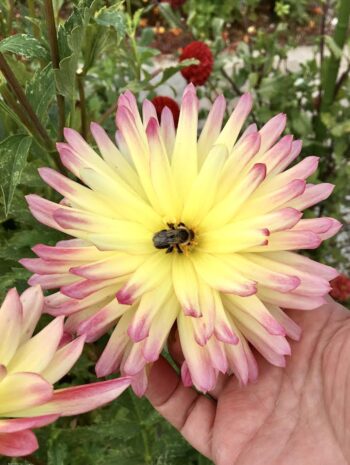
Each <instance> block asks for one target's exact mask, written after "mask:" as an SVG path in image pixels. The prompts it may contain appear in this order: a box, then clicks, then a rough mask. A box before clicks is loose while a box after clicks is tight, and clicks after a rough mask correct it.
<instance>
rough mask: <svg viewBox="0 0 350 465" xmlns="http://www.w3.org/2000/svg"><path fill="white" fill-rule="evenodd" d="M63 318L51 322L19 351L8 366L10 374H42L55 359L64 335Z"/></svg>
mask: <svg viewBox="0 0 350 465" xmlns="http://www.w3.org/2000/svg"><path fill="white" fill-rule="evenodd" d="M63 320H64V318H63V317H59V318H56V319H55V320H53V321H51V323H49V324H48V325H47V326H46V327H45V328H44V329H42V330H41V331H40V332H39V333H38V334H36V335H35V336H34V337H32V338H31V339H29V340H28V341H27V342H25V343H24V344H23V345H21V347H20V348H19V349H18V350H17V352H16V354H15V356H14V357H13V358H12V360H11V362H10V363H9V364H8V365H7V369H8V371H9V373H11V372H12V373H13V372H19V371H32V372H36V373H41V372H42V371H43V370H45V368H46V367H47V366H48V365H49V363H50V362H51V360H52V359H53V357H54V355H55V352H56V350H57V347H58V344H59V343H60V340H61V337H62V335H63Z"/></svg>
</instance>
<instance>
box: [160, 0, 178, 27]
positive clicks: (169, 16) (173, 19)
mask: <svg viewBox="0 0 350 465" xmlns="http://www.w3.org/2000/svg"><path fill="white" fill-rule="evenodd" d="M158 8H159V11H160V13H161V14H162V15H163V17H164V19H165V20H166V21H168V23H169V26H170V27H178V28H180V29H183V24H182V22H181V20H180V18H179V17H178V16H177V15H176V14H175V13H174V10H173V9H172V8H171V5H170V3H167V2H164V3H159V4H158Z"/></svg>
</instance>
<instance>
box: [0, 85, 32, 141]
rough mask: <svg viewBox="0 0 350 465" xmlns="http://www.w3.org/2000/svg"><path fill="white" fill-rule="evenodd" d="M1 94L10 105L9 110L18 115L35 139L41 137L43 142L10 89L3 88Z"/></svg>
mask: <svg viewBox="0 0 350 465" xmlns="http://www.w3.org/2000/svg"><path fill="white" fill-rule="evenodd" d="M0 93H1V95H2V97H3V99H4V101H5V103H6V104H7V105H8V107H9V108H11V110H13V111H14V112H15V113H16V115H17V116H18V118H19V119H20V121H21V123H22V124H23V125H24V127H25V128H26V129H27V130H28V132H29V133H30V134H32V135H33V136H34V137H38V136H39V140H40V141H41V137H40V134H38V133H37V130H36V128H35V127H34V126H33V124H32V122H31V120H30V119H29V118H28V116H27V114H26V112H24V111H23V108H22V106H21V105H19V104H18V103H17V101H16V99H15V98H14V96H13V94H12V92H11V91H10V89H9V88H8V87H7V86H2V88H1V90H0Z"/></svg>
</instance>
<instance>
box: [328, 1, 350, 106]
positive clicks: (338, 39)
mask: <svg viewBox="0 0 350 465" xmlns="http://www.w3.org/2000/svg"><path fill="white" fill-rule="evenodd" d="M337 18H338V23H337V26H336V28H335V31H334V34H333V40H334V42H335V44H336V45H337V46H338V47H339V48H340V49H341V50H343V48H344V45H345V40H346V33H347V30H348V25H349V18H350V2H349V0H341V1H340V3H339V8H338V12H337ZM339 66H340V58H338V57H336V56H335V55H334V54H333V53H332V54H331V56H330V57H329V58H328V59H327V61H326V62H325V72H324V78H323V82H322V87H323V96H322V102H321V113H322V112H327V111H329V110H330V107H331V105H332V103H333V100H334V93H335V88H336V82H337V77H338V72H339Z"/></svg>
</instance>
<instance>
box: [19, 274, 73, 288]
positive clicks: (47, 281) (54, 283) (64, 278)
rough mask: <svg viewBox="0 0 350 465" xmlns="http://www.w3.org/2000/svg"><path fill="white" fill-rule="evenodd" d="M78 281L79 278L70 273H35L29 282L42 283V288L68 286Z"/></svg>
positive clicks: (32, 284)
mask: <svg viewBox="0 0 350 465" xmlns="http://www.w3.org/2000/svg"><path fill="white" fill-rule="evenodd" d="M76 281H79V278H78V277H76V276H72V275H70V274H68V273H65V274H48V275H41V274H33V275H32V276H31V277H30V278H29V279H28V284H29V285H30V286H37V285H40V286H41V287H42V289H56V288H58V287H60V286H66V285H68V284H72V283H74V282H76Z"/></svg>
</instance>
